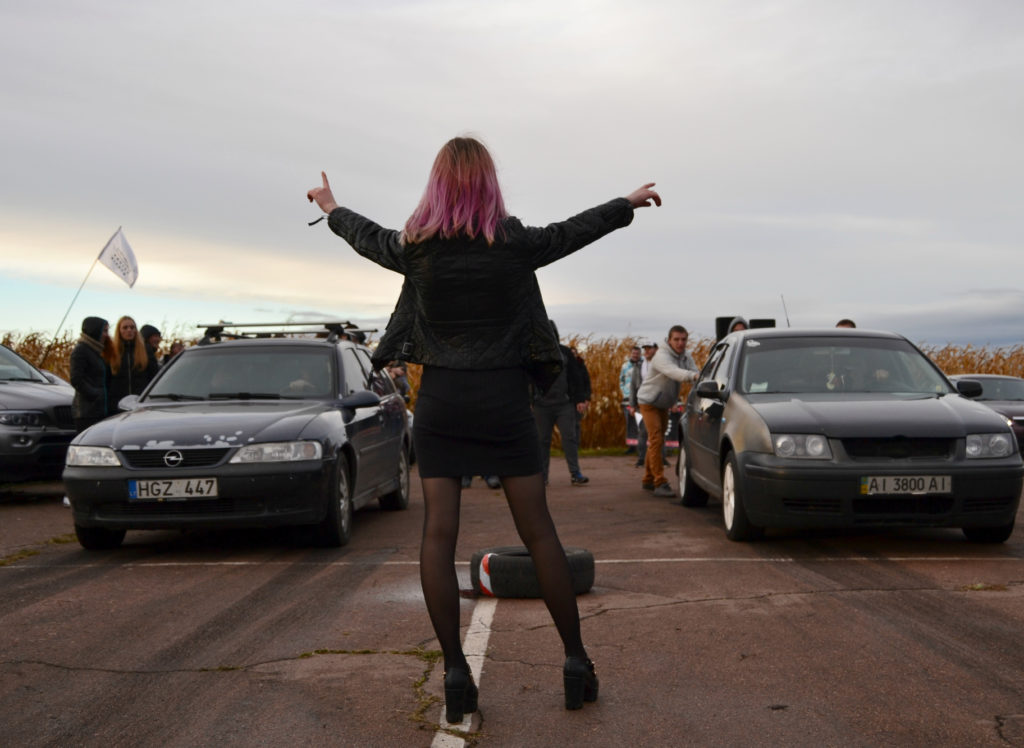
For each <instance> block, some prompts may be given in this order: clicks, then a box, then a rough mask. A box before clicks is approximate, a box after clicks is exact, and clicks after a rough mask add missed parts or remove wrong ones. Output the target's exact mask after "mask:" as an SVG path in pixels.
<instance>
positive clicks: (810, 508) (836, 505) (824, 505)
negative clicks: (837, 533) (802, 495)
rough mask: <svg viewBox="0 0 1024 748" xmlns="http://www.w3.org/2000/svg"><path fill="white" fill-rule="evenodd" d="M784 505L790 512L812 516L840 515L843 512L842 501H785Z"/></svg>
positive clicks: (818, 499)
mask: <svg viewBox="0 0 1024 748" xmlns="http://www.w3.org/2000/svg"><path fill="white" fill-rule="evenodd" d="M782 505H783V506H784V507H785V508H786V510H787V511H790V512H809V513H812V514H839V513H840V512H842V511H843V501H842V499H838V498H836V499H822V498H817V499H783V500H782Z"/></svg>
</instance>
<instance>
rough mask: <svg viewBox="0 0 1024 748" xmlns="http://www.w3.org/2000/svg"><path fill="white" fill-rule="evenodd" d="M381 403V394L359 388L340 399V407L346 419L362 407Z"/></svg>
mask: <svg viewBox="0 0 1024 748" xmlns="http://www.w3.org/2000/svg"><path fill="white" fill-rule="evenodd" d="M378 405H380V395H378V394H377V393H376V392H370V391H369V390H359V392H353V393H352V394H351V395H346V396H345V397H343V398H341V400H339V401H338V407H340V408H341V410H342V412H343V413H344V415H345V420H348V419H350V418H352V416H354V415H355V411H357V410H359V409H360V408H373V407H376V406H378Z"/></svg>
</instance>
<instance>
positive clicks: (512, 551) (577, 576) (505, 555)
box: [469, 545, 594, 598]
mask: <svg viewBox="0 0 1024 748" xmlns="http://www.w3.org/2000/svg"><path fill="white" fill-rule="evenodd" d="M485 557H488V558H487V576H489V577H490V584H489V586H488V588H489V589H490V593H488V592H486V591H485V590H484V589H483V588H482V587H481V584H480V576H481V564H482V563H483V560H484V558H485ZM565 557H566V559H568V561H569V571H570V573H571V574H572V589H573V592H575V593H576V594H577V595H582V594H583V593H585V592H588V591H589V590H590V588H591V587H593V586H594V554H593V553H591V552H590V551H588V550H587V549H585V548H566V549H565ZM469 576H470V579H471V580H472V582H473V590H474V591H475V592H476V593H477V594H478V595H488V596H493V597H519V598H525V597H541V593H540V583H539V582H538V581H537V572H536V570H535V569H534V566H533V559H532V558H530V553H529V551H527V550H526V547H525V546H522V545H510V546H498V547H495V548H484V549H482V550H479V551H477V552H476V553H474V554H473V558H472V559H471V560H470V562H469ZM485 581H486V580H485Z"/></svg>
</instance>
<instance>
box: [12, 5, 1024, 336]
mask: <svg viewBox="0 0 1024 748" xmlns="http://www.w3.org/2000/svg"><path fill="white" fill-rule="evenodd" d="M0 97H2V98H0V124H2V133H3V137H2V138H0V156H2V158H0V169H2V178H0V332H3V331H7V330H13V331H21V332H24V331H29V330H37V331H43V332H49V333H52V332H54V331H55V330H56V328H57V325H58V323H59V322H60V320H61V317H62V316H63V314H64V312H65V310H66V309H67V306H68V304H69V303H70V302H71V299H72V297H73V296H74V294H75V291H76V290H77V289H78V287H79V284H80V283H81V282H82V279H83V278H84V277H85V275H86V273H87V271H88V270H89V268H90V265H91V264H92V262H93V260H94V259H95V258H96V256H97V254H98V253H99V251H100V249H101V248H102V246H103V244H104V243H105V242H106V240H107V238H108V237H109V236H110V235H111V234H112V233H113V232H114V231H115V230H116V229H117V227H118V226H123V227H124V233H125V236H126V237H127V239H128V241H129V242H130V243H131V245H132V247H133V248H134V250H135V255H136V257H137V258H138V262H139V266H140V276H139V280H138V282H137V283H136V285H135V287H134V288H132V289H129V288H128V287H127V286H126V285H125V284H124V283H122V282H121V281H120V280H119V279H118V278H116V277H115V276H114V275H113V274H112V273H111V272H110V271H109V270H107V269H106V268H105V267H103V266H101V265H97V266H96V268H95V269H94V270H93V271H92V274H91V275H90V276H89V280H88V282H87V283H86V284H85V287H84V289H83V290H82V293H81V295H80V296H79V298H78V300H77V302H76V303H75V306H74V308H73V309H72V310H71V314H70V317H69V319H68V322H67V324H66V327H67V328H70V329H72V330H73V331H75V332H77V330H78V329H79V326H80V323H81V319H82V318H83V317H84V316H87V315H99V316H103V317H106V318H107V319H109V320H110V322H111V323H113V322H114V321H115V320H116V318H117V317H119V316H120V315H122V314H131V315H132V316H134V317H135V318H136V321H137V322H138V323H139V324H143V323H146V322H150V323H155V324H157V325H158V326H162V327H163V328H164V329H165V331H166V330H167V329H168V328H170V329H181V330H183V329H186V328H188V327H190V326H191V325H195V324H199V323H202V322H208V321H211V320H217V319H227V320H232V321H235V322H239V321H241V322H258V321H279V320H282V319H285V318H302V317H304V316H305V317H332V318H342V319H352V320H353V321H356V322H358V323H361V324H367V325H374V326H380V327H381V328H383V324H384V322H385V321H386V319H387V315H388V313H389V312H390V311H391V309H392V307H393V305H394V301H395V299H396V298H397V295H398V290H399V287H400V278H399V277H398V276H397V275H395V274H393V273H390V272H389V271H386V270H383V269H381V268H379V267H377V266H375V265H373V264H372V263H370V262H369V261H367V260H364V259H362V258H361V257H359V256H358V255H356V254H355V253H354V252H353V251H352V250H351V249H349V248H348V246H347V245H346V244H345V243H344V242H343V241H342V240H341V239H339V238H338V237H336V236H334V235H333V234H332V233H331V232H330V231H329V229H328V228H327V226H326V222H324V223H321V224H319V225H317V226H314V227H311V228H310V227H307V225H306V223H307V222H308V221H310V220H312V219H313V218H315V217H316V216H317V211H316V209H315V207H314V206H311V205H310V204H309V203H308V202H307V201H306V199H305V192H306V190H307V189H308V188H310V187H312V186H315V185H316V184H318V182H319V173H320V171H321V170H325V171H326V172H327V174H328V176H329V177H330V179H331V183H332V186H333V188H334V192H335V195H336V197H337V198H338V200H339V202H340V203H342V204H343V205H346V206H348V207H351V208H352V209H354V210H356V211H358V212H361V213H363V214H365V215H367V216H369V217H371V218H373V219H374V220H376V221H378V222H379V223H382V224H384V225H386V226H392V227H395V228H398V227H400V226H401V225H402V223H404V221H405V219H406V218H407V217H408V215H409V213H410V212H411V211H412V208H413V207H414V206H415V204H416V202H417V201H418V199H419V197H420V195H421V193H422V191H423V187H424V185H425V182H426V176H427V172H428V170H429V168H430V165H431V163H432V161H433V158H434V156H435V154H436V152H437V150H438V148H439V147H440V146H441V144H442V143H443V142H444V141H445V140H447V139H448V138H450V137H452V136H455V135H463V134H473V135H476V136H478V137H480V138H481V139H482V140H483V141H484V142H485V143H486V144H487V146H488V147H489V148H490V149H491V151H492V153H493V154H494V156H495V159H496V161H497V163H498V168H499V177H500V179H501V182H502V186H503V189H504V193H505V202H506V205H507V206H508V208H509V210H510V212H512V213H513V214H515V215H518V216H519V217H520V218H522V219H523V221H524V222H525V223H528V224H532V225H543V224H546V223H549V222H552V221H556V220H561V219H564V218H567V217H569V216H570V215H572V214H575V213H577V212H579V211H580V210H583V209H585V208H588V207H590V206H592V205H595V204H597V203H601V202H604V201H606V200H608V199H610V198H612V197H617V196H622V195H625V194H627V193H628V192H630V191H631V190H633V189H634V188H635V187H637V186H639V185H640V184H642V183H644V182H647V181H655V182H657V188H656V189H658V190H659V191H660V192H661V194H662V196H663V198H664V205H663V207H661V208H659V209H653V208H650V209H645V210H641V211H638V212H637V215H636V218H635V220H634V222H633V224H632V226H630V227H628V228H626V229H623V230H620V231H617V232H615V233H614V234H612V235H610V236H608V237H606V238H605V239H602V240H601V241H600V242H598V243H597V244H595V245H592V246H591V247H588V248H586V249H584V250H582V251H580V252H579V253H577V254H575V255H573V256H571V257H569V258H567V259H565V260H563V261H561V262H559V263H556V264H555V265H552V266H550V267H548V268H545V269H543V270H541V271H540V272H539V278H540V282H541V288H542V291H543V293H544V297H545V300H546V303H547V306H548V311H549V313H550V315H551V316H552V317H553V318H554V319H555V320H556V321H557V322H558V323H559V327H560V329H561V330H562V332H563V333H572V332H577V333H584V334H586V333H591V334H594V335H595V336H597V337H604V336H615V337H622V336H626V335H634V336H650V337H656V338H661V337H663V336H664V333H665V331H666V330H667V328H668V326H669V325H671V324H673V323H682V324H684V325H686V326H687V327H688V328H690V330H691V332H692V333H695V334H697V335H711V334H712V333H713V329H714V318H715V317H716V316H719V315H734V314H741V315H744V316H747V317H772V318H776V319H777V320H778V322H779V324H781V325H784V324H785V323H786V320H785V312H784V309H783V302H782V300H783V298H784V299H785V305H786V308H787V309H788V316H789V321H790V322H791V324H792V325H793V326H807V325H810V326H819V325H826V326H831V325H833V324H834V323H835V321H836V320H838V319H839V318H841V317H852V318H854V319H855V320H856V321H857V324H858V325H859V326H861V327H877V328H884V329H893V330H896V331H898V332H902V333H903V334H905V335H907V336H908V337H910V338H911V339H912V340H913V341H915V342H926V343H934V344H944V343H947V342H954V343H975V344H978V345H986V344H994V345H1003V344H1016V343H1020V342H1022V340H1024V330H1022V325H1021V319H1022V317H1024V282H1022V278H1024V252H1022V250H1024V210H1022V204H1024V3H1022V2H1019V1H1018V0H1004V1H987V0H974V1H972V2H961V1H960V0H882V1H875V0H857V1H856V2H854V1H853V0H850V1H842V2H840V1H839V0H836V1H829V0H779V1H776V2H745V1H738V0H737V1H729V0H716V1H715V2H706V1H704V0H699V1H691V0H666V1H665V2H654V1H650V0H633V2H628V3H624V2H621V0H615V1H614V2H604V1H603V0H588V1H587V2H573V1H568V2H566V1H562V2H550V0H544V1H543V2H542V1H539V0H538V1H534V0H529V1H528V2H504V3H497V2H494V3H490V2H480V1H470V0H465V1H463V0H452V1H449V2H432V1H431V2H403V1H401V0H376V2H373V3H369V2H366V0H360V1H359V2H354V1H353V2H349V1H348V0H333V1H331V2H308V1H306V0H290V1H289V2H282V1H276V2H274V1H269V0H264V1H262V2H261V1H258V0H246V2H229V1H226V0H220V1H218V2H213V3H211V2H208V1H204V2H192V1H182V0H175V2H165V1H164V0H151V1H148V2H136V1H134V0H133V1H132V2H120V1H115V0H106V1H104V2H70V1H68V0H47V2H38V3H29V2H24V0H0Z"/></svg>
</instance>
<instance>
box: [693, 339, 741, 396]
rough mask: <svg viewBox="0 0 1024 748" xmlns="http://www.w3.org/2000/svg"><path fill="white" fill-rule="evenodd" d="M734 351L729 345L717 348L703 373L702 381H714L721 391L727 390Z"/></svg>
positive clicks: (705, 365)
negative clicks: (730, 363)
mask: <svg viewBox="0 0 1024 748" xmlns="http://www.w3.org/2000/svg"><path fill="white" fill-rule="evenodd" d="M732 350H733V347H732V346H731V345H729V344H728V343H720V344H719V345H717V346H715V349H714V350H713V351H711V355H710V356H708V360H707V363H706V364H704V369H703V370H702V371H701V375H700V379H701V381H704V380H708V379H713V380H714V381H716V382H717V383H718V386H719V388H720V389H725V388H726V387H727V386H728V384H729V361H730V360H731V359H732V355H731V353H732Z"/></svg>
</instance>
